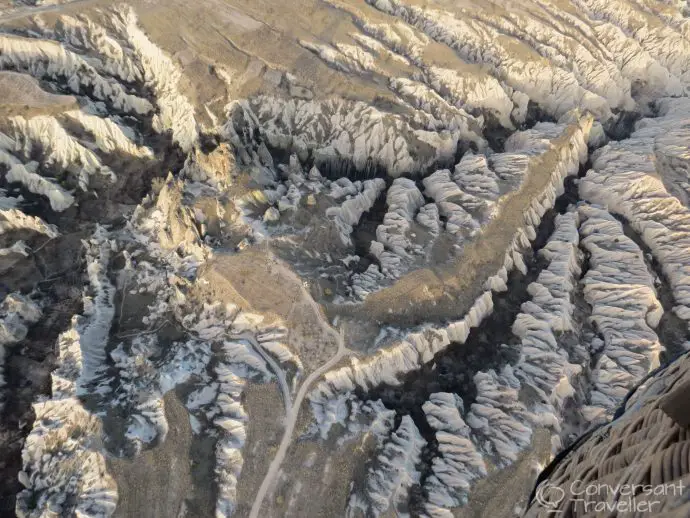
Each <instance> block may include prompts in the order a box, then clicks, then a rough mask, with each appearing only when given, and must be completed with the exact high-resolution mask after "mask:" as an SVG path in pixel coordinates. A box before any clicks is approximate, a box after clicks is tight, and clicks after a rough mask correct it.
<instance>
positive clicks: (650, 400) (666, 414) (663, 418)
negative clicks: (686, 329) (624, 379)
mask: <svg viewBox="0 0 690 518" xmlns="http://www.w3.org/2000/svg"><path fill="white" fill-rule="evenodd" d="M689 422H690V354H685V355H683V356H681V357H680V358H679V359H677V360H676V361H675V362H673V363H672V364H670V365H669V366H668V367H666V368H665V369H663V370H660V371H658V372H656V373H655V374H653V375H652V376H650V377H649V378H648V379H647V380H646V381H645V382H644V383H643V384H642V385H640V386H639V387H638V388H637V390H636V391H635V392H634V393H632V394H631V395H630V396H629V397H628V399H627V400H626V402H625V403H624V405H623V407H622V408H621V410H620V411H619V413H618V415H617V417H616V418H615V419H614V420H613V421H612V422H611V423H610V424H608V425H606V426H602V427H600V428H598V429H596V430H594V431H592V432H589V433H588V434H586V435H585V436H584V437H582V438H581V439H580V440H579V441H578V442H577V443H576V444H575V445H574V446H573V447H572V448H571V449H570V450H569V451H568V452H567V453H565V454H563V455H561V456H559V457H558V458H557V459H556V460H555V461H554V462H553V463H552V464H551V465H550V466H549V467H548V468H547V469H546V470H545V471H544V473H543V474H542V478H543V480H542V482H541V483H540V485H539V487H538V488H537V490H536V492H535V495H534V498H533V499H532V501H531V503H530V507H529V508H528V510H527V512H526V513H525V515H524V516H525V517H526V518H536V517H540V518H541V517H551V518H554V517H559V518H567V517H589V516H597V517H598V516H610V517H619V516H620V517H622V516H625V517H626V518H627V517H640V518H642V517H647V518H649V517H652V516H653V517H664V518H688V517H690V428H689V427H688V423H689Z"/></svg>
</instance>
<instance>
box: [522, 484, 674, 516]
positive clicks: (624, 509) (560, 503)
mask: <svg viewBox="0 0 690 518" xmlns="http://www.w3.org/2000/svg"><path fill="white" fill-rule="evenodd" d="M686 490H687V486H685V484H683V481H682V480H679V481H676V482H668V483H666V484H657V485H651V484H615V485H611V484H603V483H598V482H583V481H582V480H575V481H572V482H569V483H566V484H563V485H554V484H550V483H548V482H543V483H542V484H540V485H539V487H538V488H537V491H536V493H535V495H534V500H535V502H536V503H537V505H538V506H539V507H540V508H542V509H544V510H545V511H546V512H547V513H546V514H547V515H554V516H555V515H558V514H560V513H563V512H564V511H565V510H566V509H568V510H570V511H572V512H575V511H576V512H577V514H589V513H607V514H608V513H615V514H630V515H633V514H635V515H637V514H644V513H650V514H651V515H655V514H656V513H658V512H659V511H660V510H661V509H662V506H663V504H664V502H665V501H666V499H668V498H674V497H680V496H682V495H685V494H686V493H685V492H686Z"/></svg>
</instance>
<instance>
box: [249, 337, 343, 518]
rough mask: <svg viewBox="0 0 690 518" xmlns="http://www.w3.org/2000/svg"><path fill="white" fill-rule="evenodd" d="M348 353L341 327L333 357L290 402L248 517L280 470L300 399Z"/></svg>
mask: <svg viewBox="0 0 690 518" xmlns="http://www.w3.org/2000/svg"><path fill="white" fill-rule="evenodd" d="M349 353H350V352H349V351H348V350H347V349H346V348H345V336H344V331H343V329H342V328H341V329H340V334H339V338H338V350H337V352H336V353H335V355H333V357H332V358H331V359H330V360H328V361H327V362H326V363H324V364H323V365H322V366H321V367H319V368H318V369H316V370H315V371H314V372H312V373H311V374H310V375H309V376H308V377H307V379H305V380H304V383H302V386H301V387H300V389H299V392H297V396H296V397H295V401H294V403H293V404H292V407H291V408H290V409H289V410H288V413H287V418H286V420H285V431H284V432H283V439H282V440H281V441H280V448H278V451H277V453H276V456H275V457H274V458H273V461H272V462H271V465H270V466H269V467H268V471H267V472H266V476H265V477H264V480H263V482H262V483H261V487H260V488H259V491H258V492H257V493H256V498H255V499H254V504H253V505H252V510H251V513H250V514H249V518H258V516H259V512H260V511H261V505H262V504H263V501H264V498H265V496H266V493H267V492H268V489H269V488H270V487H271V485H272V484H273V482H274V480H275V478H276V476H277V475H278V472H279V471H280V466H281V465H282V463H283V460H284V459H285V454H286V453H287V449H288V447H289V446H290V443H291V442H292V434H293V432H294V431H295V424H296V423H297V417H298V416H299V409H300V407H301V406H302V401H303V400H304V398H305V396H306V395H307V391H308V390H309V387H310V386H311V384H312V383H314V381H316V380H317V379H318V378H319V377H320V376H321V375H322V374H324V373H325V372H326V371H328V370H329V369H330V368H332V367H333V366H335V365H336V364H337V363H338V362H339V361H340V360H341V359H342V358H344V357H345V356H347V355H348V354H349Z"/></svg>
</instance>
